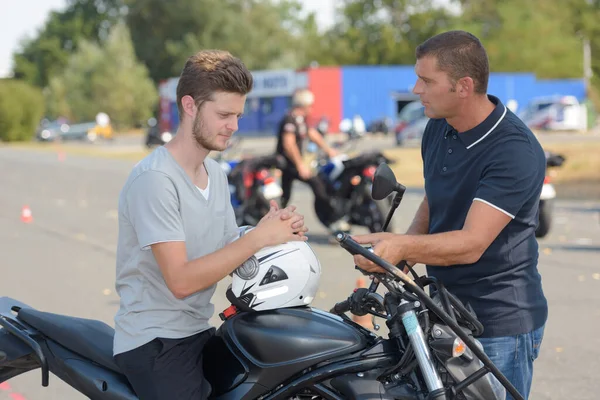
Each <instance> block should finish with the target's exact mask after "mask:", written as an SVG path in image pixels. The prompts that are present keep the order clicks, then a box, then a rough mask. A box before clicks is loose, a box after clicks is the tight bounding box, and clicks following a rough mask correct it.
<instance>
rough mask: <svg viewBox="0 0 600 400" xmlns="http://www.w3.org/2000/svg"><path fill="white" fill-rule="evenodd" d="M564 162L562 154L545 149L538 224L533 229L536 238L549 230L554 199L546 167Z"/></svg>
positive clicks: (554, 195) (543, 235) (553, 166)
mask: <svg viewBox="0 0 600 400" xmlns="http://www.w3.org/2000/svg"><path fill="white" fill-rule="evenodd" d="M564 162H565V157H564V156H562V155H560V154H557V153H552V152H549V151H546V177H545V178H544V185H543V186H542V193H541V195H540V206H539V208H540V210H539V224H538V227H537V229H536V231H535V236H536V237H538V238H543V237H545V236H546V235H548V233H549V232H550V228H551V226H552V214H553V212H554V202H555V199H556V190H555V188H554V185H553V184H552V179H551V178H550V175H549V173H548V169H549V168H555V167H560V166H562V165H563V163H564Z"/></svg>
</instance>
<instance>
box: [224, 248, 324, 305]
mask: <svg viewBox="0 0 600 400" xmlns="http://www.w3.org/2000/svg"><path fill="white" fill-rule="evenodd" d="M320 277H321V264H320V263H319V260H318V258H317V256H316V255H315V253H314V251H313V250H312V249H311V248H310V246H309V245H308V243H306V242H302V241H294V242H287V243H284V244H280V245H277V246H270V247H265V248H264V249H262V250H260V251H259V252H258V253H256V254H255V255H253V256H252V257H250V258H249V259H248V260H246V261H245V262H244V263H243V264H242V265H240V266H239V267H238V268H237V269H236V270H235V271H234V273H233V280H232V283H231V285H230V286H229V288H228V289H227V299H228V300H229V301H230V302H231V304H233V305H234V306H236V307H237V308H238V309H239V310H241V311H262V310H273V309H276V308H284V307H298V306H307V305H309V304H310V303H311V302H312V301H313V299H314V297H315V294H316V292H317V289H318V286H319V279H320Z"/></svg>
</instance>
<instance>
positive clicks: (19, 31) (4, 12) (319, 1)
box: [0, 0, 337, 77]
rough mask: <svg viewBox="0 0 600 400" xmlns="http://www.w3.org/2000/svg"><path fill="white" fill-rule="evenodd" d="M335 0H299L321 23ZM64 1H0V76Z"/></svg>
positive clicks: (328, 19)
mask: <svg viewBox="0 0 600 400" xmlns="http://www.w3.org/2000/svg"><path fill="white" fill-rule="evenodd" d="M336 1H337V0H301V3H303V4H304V8H305V10H307V11H316V12H317V15H318V21H319V24H320V25H323V26H327V25H329V24H331V23H332V22H333V15H334V5H335V3H336ZM65 6H66V1H65V0H20V1H19V0H0V10H1V12H0V77H6V76H8V74H9V73H10V72H11V70H12V54H13V52H14V51H16V50H17V49H18V47H19V41H20V40H21V38H22V37H24V36H35V34H36V32H37V30H38V29H39V28H41V27H42V26H43V25H44V23H45V21H46V18H47V17H48V15H49V13H50V11H53V10H61V9H63V8H64V7H65Z"/></svg>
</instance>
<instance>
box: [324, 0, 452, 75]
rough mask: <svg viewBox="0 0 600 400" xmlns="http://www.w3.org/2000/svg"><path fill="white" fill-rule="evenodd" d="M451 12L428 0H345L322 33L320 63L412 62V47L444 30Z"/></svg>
mask: <svg viewBox="0 0 600 400" xmlns="http://www.w3.org/2000/svg"><path fill="white" fill-rule="evenodd" d="M451 21H452V16H451V15H450V13H449V12H448V11H447V10H446V9H444V8H439V7H434V5H433V2H432V1H431V0H344V1H343V2H342V4H341V7H340V18H339V19H338V21H337V22H336V23H335V25H334V26H333V27H332V28H331V29H330V30H329V31H328V32H326V33H325V34H324V37H323V41H324V42H325V43H326V45H325V46H323V47H324V48H325V49H326V50H327V51H328V52H329V54H322V55H321V56H320V57H318V59H317V61H319V62H320V63H323V64H412V63H414V59H415V57H414V51H415V47H416V46H417V45H418V44H419V43H421V42H422V41H424V40H425V39H427V38H428V37H430V36H433V35H434V34H436V33H438V32H439V31H441V30H444V29H445V28H446V27H447V26H449V24H450V22H451Z"/></svg>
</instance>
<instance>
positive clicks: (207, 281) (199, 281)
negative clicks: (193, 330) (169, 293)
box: [176, 231, 261, 298]
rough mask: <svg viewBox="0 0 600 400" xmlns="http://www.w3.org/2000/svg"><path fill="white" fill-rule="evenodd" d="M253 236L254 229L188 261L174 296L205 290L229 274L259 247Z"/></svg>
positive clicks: (181, 272) (182, 296)
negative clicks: (218, 248) (212, 251)
mask: <svg viewBox="0 0 600 400" xmlns="http://www.w3.org/2000/svg"><path fill="white" fill-rule="evenodd" d="M255 236H256V233H255V232H254V231H252V232H249V233H248V234H246V235H244V236H242V237H241V238H240V239H238V240H236V241H234V242H232V243H229V244H228V245H226V246H225V247H223V248H221V249H220V250H217V251H215V252H214V253H210V254H207V255H205V256H203V257H200V258H196V259H194V260H190V261H188V262H187V263H186V264H185V265H184V266H183V267H182V269H181V271H180V274H179V285H178V286H177V287H178V289H179V290H178V291H177V293H176V296H177V297H179V298H184V297H187V296H189V295H191V294H193V293H196V292H199V291H201V290H205V289H207V288H209V287H211V286H212V285H214V284H216V283H218V282H219V281H220V280H221V279H223V278H225V277H226V276H227V275H229V274H231V273H232V271H234V270H235V269H236V268H237V267H239V266H240V265H241V264H242V263H243V262H244V261H246V260H247V259H248V258H250V257H251V256H252V255H253V254H255V253H256V252H257V251H259V250H260V249H261V245H260V241H259V240H257V238H256V237H255Z"/></svg>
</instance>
